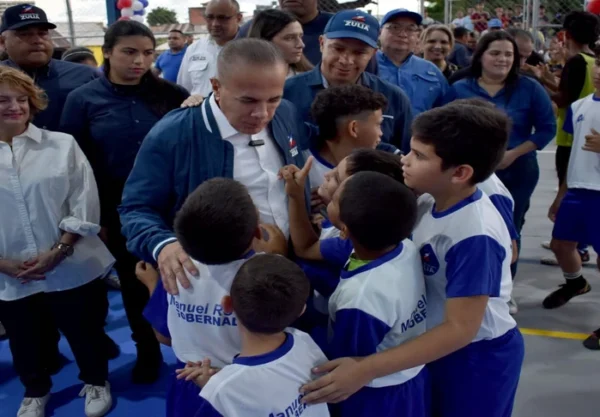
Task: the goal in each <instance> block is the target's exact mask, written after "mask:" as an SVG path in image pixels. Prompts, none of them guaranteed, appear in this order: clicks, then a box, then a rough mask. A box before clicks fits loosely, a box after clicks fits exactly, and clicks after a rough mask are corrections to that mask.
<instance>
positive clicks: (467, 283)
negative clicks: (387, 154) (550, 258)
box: [303, 104, 524, 417]
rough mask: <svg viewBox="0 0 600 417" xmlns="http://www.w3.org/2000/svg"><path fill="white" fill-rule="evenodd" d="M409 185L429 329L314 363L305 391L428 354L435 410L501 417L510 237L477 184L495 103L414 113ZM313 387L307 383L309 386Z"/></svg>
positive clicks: (498, 141)
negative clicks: (367, 351) (415, 202)
mask: <svg viewBox="0 0 600 417" xmlns="http://www.w3.org/2000/svg"><path fill="white" fill-rule="evenodd" d="M412 132H413V137H412V139H411V152H410V153H409V154H408V155H406V156H405V157H403V159H402V161H403V163H404V166H403V169H404V178H405V183H406V185H407V186H409V187H411V188H413V189H414V190H415V191H416V192H418V193H421V194H423V195H422V196H421V197H420V198H419V207H418V208H419V214H418V220H417V225H416V227H415V230H414V232H413V241H414V243H415V245H416V246H417V248H418V249H419V251H420V253H421V259H422V263H423V272H424V275H425V283H426V287H427V309H428V314H427V329H428V330H427V332H425V333H424V334H422V335H421V336H418V337H416V338H414V339H412V340H410V341H408V342H406V343H404V344H401V345H399V346H397V347H395V348H391V349H388V350H386V351H383V352H379V353H377V354H375V355H371V356H369V357H367V358H364V359H363V360H361V361H356V360H355V359H353V358H350V357H347V358H343V359H340V360H337V361H333V362H331V363H328V364H325V365H324V366H321V367H318V369H315V372H318V373H324V372H328V371H329V372H330V373H329V374H327V375H325V376H323V377H321V378H320V379H319V380H317V381H314V382H312V383H309V384H307V385H306V386H305V387H303V391H304V392H308V391H311V392H310V394H307V395H306V397H305V401H306V402H308V403H314V402H319V401H335V399H336V398H345V397H347V396H348V395H351V394H352V393H353V392H356V390H357V389H359V388H360V387H362V386H364V385H366V384H367V383H368V382H369V381H371V380H373V379H374V378H380V377H383V376H386V375H389V374H391V373H395V372H398V371H402V370H405V369H411V368H414V367H415V366H419V365H423V364H428V369H429V371H430V375H431V382H432V388H433V389H432V406H433V415H436V416H442V417H455V416H456V417H459V416H460V417H482V416H485V417H509V416H510V415H511V414H512V408H513V402H514V398H515V393H516V390H517V385H518V382H519V377H520V373H521V366H522V363H523V356H524V343H523V337H522V336H521V333H520V332H519V330H518V329H517V327H516V322H515V321H514V320H513V318H512V317H511V316H510V314H509V310H508V305H507V302H508V300H509V297H510V292H511V289H512V279H511V273H510V261H511V253H512V249H511V239H510V236H509V233H508V230H507V228H506V225H505V224H504V220H503V219H502V216H501V215H500V213H498V210H496V208H495V207H494V205H493V204H492V202H491V201H490V199H489V198H488V197H487V196H486V195H485V194H484V193H483V192H482V191H481V190H479V189H478V188H477V184H479V183H481V182H483V181H484V180H485V179H487V177H489V176H490V175H491V174H492V172H493V171H494V170H495V168H496V166H497V165H498V163H499V161H501V159H502V156H503V153H504V151H505V149H506V143H507V139H508V132H509V120H508V118H507V117H506V115H505V114H504V113H502V112H501V111H498V110H495V109H490V108H486V107H483V106H474V105H466V104H449V105H447V106H444V107H440V108H436V109H433V110H430V111H428V112H425V113H422V114H420V115H419V116H418V117H417V118H416V119H415V121H414V123H413V128H412ZM312 391H314V392H312Z"/></svg>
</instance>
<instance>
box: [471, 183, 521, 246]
mask: <svg viewBox="0 0 600 417" xmlns="http://www.w3.org/2000/svg"><path fill="white" fill-rule="evenodd" d="M477 188H479V189H480V190H481V191H483V192H484V193H485V194H486V195H487V196H488V197H489V198H490V200H491V201H492V204H494V207H496V209H497V210H498V212H499V213H500V215H501V216H502V218H503V219H504V223H505V224H506V228H507V229H508V234H509V235H510V238H511V239H512V240H517V239H518V238H519V233H517V229H516V228H515V222H514V216H513V213H514V211H515V200H513V198H512V195H511V194H510V191H508V188H506V186H505V185H504V183H503V182H502V181H500V178H498V176H497V175H496V174H492V175H491V176H490V177H489V178H488V179H487V180H485V181H483V182H482V183H479V184H478V185H477Z"/></svg>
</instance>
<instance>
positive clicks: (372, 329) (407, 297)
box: [329, 240, 427, 388]
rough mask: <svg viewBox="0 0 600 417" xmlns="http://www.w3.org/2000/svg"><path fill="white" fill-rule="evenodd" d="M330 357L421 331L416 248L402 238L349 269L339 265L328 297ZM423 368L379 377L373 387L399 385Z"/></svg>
mask: <svg viewBox="0 0 600 417" xmlns="http://www.w3.org/2000/svg"><path fill="white" fill-rule="evenodd" d="M329 315H330V317H331V326H332V329H331V330H332V335H331V340H330V353H331V357H332V358H340V357H345V356H368V355H371V354H373V353H376V352H381V351H384V350H387V349H391V348H393V347H396V346H398V345H401V344H402V343H404V342H406V341H408V340H410V339H414V338H415V337H417V336H419V335H420V334H422V333H423V332H425V328H426V326H425V317H426V315H427V302H426V298H425V282H424V279H423V272H422V267H421V262H420V259H419V253H418V251H417V249H416V247H415V245H414V244H413V243H412V242H411V241H409V240H405V241H404V242H402V243H401V244H400V245H398V247H397V248H396V249H394V250H393V251H391V252H389V253H387V254H385V255H384V256H382V257H381V258H379V259H376V260H374V261H371V262H369V263H368V264H366V265H363V266H361V267H359V268H357V269H355V270H353V271H348V270H343V271H342V274H341V280H340V283H339V285H338V287H337V288H336V290H335V291H334V293H333V294H332V295H331V297H330V298H329ZM422 368H423V366H417V367H415V368H411V369H407V370H405V371H401V372H396V373H394V374H391V375H388V376H385V377H382V378H377V379H374V380H373V381H371V382H370V383H369V384H368V385H367V386H368V387H373V388H379V387H386V386H390V385H399V384H402V383H404V382H406V381H409V380H410V379H412V378H414V377H415V376H416V375H417V374H418V373H419V372H420V371H421V369H422Z"/></svg>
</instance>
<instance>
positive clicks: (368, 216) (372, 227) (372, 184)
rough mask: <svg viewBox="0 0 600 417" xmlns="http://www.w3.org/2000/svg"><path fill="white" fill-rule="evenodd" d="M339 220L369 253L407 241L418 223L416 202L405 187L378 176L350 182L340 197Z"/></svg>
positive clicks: (369, 174)
mask: <svg viewBox="0 0 600 417" xmlns="http://www.w3.org/2000/svg"><path fill="white" fill-rule="evenodd" d="M339 205H340V220H341V221H342V222H343V223H344V224H345V225H346V227H347V228H348V230H349V232H350V236H352V238H353V239H356V242H358V243H359V244H360V245H361V246H363V247H364V248H366V249H369V250H382V249H385V248H387V247H389V246H392V245H398V244H399V243H400V242H402V241H403V240H404V239H406V238H408V237H409V236H410V234H411V233H412V230H413V228H414V226H415V223H416V221H417V198H416V196H415V195H414V193H413V192H412V191H411V190H409V189H408V188H407V187H406V186H404V185H403V184H401V183H400V182H398V181H396V180H395V179H393V178H391V177H388V176H387V175H384V174H380V173H379V172H370V171H364V172H359V173H358V174H355V175H353V176H351V177H350V178H348V179H347V180H346V181H345V183H344V188H343V189H342V190H341V195H340V202H339Z"/></svg>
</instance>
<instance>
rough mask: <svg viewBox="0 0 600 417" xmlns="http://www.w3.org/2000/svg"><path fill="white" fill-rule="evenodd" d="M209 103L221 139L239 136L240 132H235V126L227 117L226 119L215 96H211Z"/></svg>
mask: <svg viewBox="0 0 600 417" xmlns="http://www.w3.org/2000/svg"><path fill="white" fill-rule="evenodd" d="M208 103H209V105H210V108H211V110H212V112H213V115H214V116H215V121H216V122H217V127H218V128H219V133H221V138H222V139H229V138H231V137H233V136H235V135H239V134H240V132H238V131H237V130H235V128H234V127H233V126H231V124H230V123H229V121H228V120H227V117H225V114H224V113H223V111H222V110H221V108H220V107H219V105H218V104H217V100H216V99H215V95H214V94H211V95H210V98H209V99H208ZM213 133H214V132H213Z"/></svg>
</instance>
